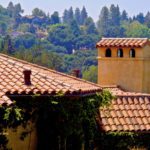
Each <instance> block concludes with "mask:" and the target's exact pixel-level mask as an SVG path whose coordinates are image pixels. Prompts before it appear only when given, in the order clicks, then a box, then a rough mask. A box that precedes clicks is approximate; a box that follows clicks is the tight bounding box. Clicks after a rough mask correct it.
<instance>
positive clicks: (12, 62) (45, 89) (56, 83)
mask: <svg viewBox="0 0 150 150" xmlns="http://www.w3.org/2000/svg"><path fill="white" fill-rule="evenodd" d="M25 69H30V70H31V72H32V73H31V85H30V86H29V85H25V83H24V74H23V71H24V70H25ZM0 77H1V78H0V104H2V103H5V102H6V101H7V102H8V103H10V102H11V101H10V100H9V98H8V97H7V96H6V95H10V94H15V95H18V94H19V95H22V94H23V95H26V94H55V93H56V92H59V91H63V92H64V93H65V94H67V95H69V94H75V95H77V94H82V95H84V94H92V93H95V92H97V91H101V87H100V86H98V85H97V84H94V83H91V82H88V81H85V80H81V79H79V78H75V77H73V76H69V75H66V74H63V73H60V72H57V71H54V70H51V69H48V68H45V67H41V66H38V65H35V64H31V63H28V62H26V61H22V60H19V59H15V58H12V57H10V56H7V55H3V54H0Z"/></svg>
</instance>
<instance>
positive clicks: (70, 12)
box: [68, 7, 74, 23]
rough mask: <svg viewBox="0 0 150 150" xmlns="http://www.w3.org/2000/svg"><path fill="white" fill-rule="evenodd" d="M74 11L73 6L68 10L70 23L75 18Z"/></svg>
mask: <svg viewBox="0 0 150 150" xmlns="http://www.w3.org/2000/svg"><path fill="white" fill-rule="evenodd" d="M73 17H74V13H73V9H72V7H70V9H69V10H68V23H70V22H71V21H72V20H73Z"/></svg>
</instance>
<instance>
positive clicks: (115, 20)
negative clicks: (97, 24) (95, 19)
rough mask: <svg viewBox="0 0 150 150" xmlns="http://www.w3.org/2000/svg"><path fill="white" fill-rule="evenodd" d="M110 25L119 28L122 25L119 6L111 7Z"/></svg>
mask: <svg viewBox="0 0 150 150" xmlns="http://www.w3.org/2000/svg"><path fill="white" fill-rule="evenodd" d="M110 24H111V25H112V26H119V25H120V10H119V6H118V5H117V6H116V7H115V5H113V4H112V5H111V6H110Z"/></svg>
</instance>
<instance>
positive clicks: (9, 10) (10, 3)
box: [7, 2, 14, 17]
mask: <svg viewBox="0 0 150 150" xmlns="http://www.w3.org/2000/svg"><path fill="white" fill-rule="evenodd" d="M7 10H8V15H9V16H10V17H13V14H14V4H13V3H12V2H9V4H8V6H7Z"/></svg>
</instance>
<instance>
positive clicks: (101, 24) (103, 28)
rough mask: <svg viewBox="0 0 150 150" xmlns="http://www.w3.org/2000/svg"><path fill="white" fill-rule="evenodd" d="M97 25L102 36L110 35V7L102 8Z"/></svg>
mask: <svg viewBox="0 0 150 150" xmlns="http://www.w3.org/2000/svg"><path fill="white" fill-rule="evenodd" d="M97 27H98V30H99V33H100V35H101V36H108V30H109V9H108V8H107V7H106V6H105V7H103V8H102V10H101V12H100V15H99V20H98V22H97Z"/></svg>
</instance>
